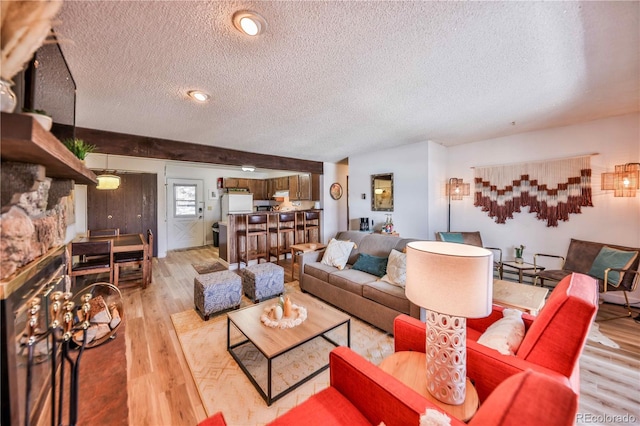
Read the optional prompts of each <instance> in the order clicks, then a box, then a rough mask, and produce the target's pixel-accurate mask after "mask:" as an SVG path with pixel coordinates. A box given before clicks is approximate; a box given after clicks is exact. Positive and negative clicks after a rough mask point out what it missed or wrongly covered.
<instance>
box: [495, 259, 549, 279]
mask: <svg viewBox="0 0 640 426" xmlns="http://www.w3.org/2000/svg"><path fill="white" fill-rule="evenodd" d="M502 266H503V267H504V266H506V267H507V268H511V269H515V270H517V271H518V282H522V279H523V274H524V272H525V271H535V270H536V266H535V265H534V264H533V263H527V262H522V263H517V262H515V261H513V260H507V261H505V262H502ZM537 270H538V271H544V267H542V266H538V268H537ZM503 271H504V269H503Z"/></svg>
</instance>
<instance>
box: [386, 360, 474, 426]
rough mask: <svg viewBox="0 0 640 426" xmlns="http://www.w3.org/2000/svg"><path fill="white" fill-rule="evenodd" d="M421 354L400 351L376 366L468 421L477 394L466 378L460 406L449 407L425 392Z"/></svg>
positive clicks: (425, 369)
mask: <svg viewBox="0 0 640 426" xmlns="http://www.w3.org/2000/svg"><path fill="white" fill-rule="evenodd" d="M426 357H427V356H426V355H425V354H424V353H422V352H413V351H401V352H395V353H393V354H391V355H389V356H388V357H386V358H385V359H383V360H382V362H381V363H380V365H379V366H378V367H379V368H380V369H381V370H382V371H384V372H386V373H389V374H391V375H392V376H393V377H395V378H396V379H398V380H400V381H401V382H402V383H404V384H405V385H407V386H409V387H410V388H411V389H413V390H415V391H416V392H418V393H419V394H420V395H422V396H424V397H425V398H427V399H428V400H429V401H430V402H431V403H433V404H435V405H437V406H438V407H440V408H442V409H443V410H444V411H446V412H447V413H449V414H450V415H452V416H453V417H455V418H457V419H458V420H462V421H463V422H467V421H469V419H471V417H473V415H474V414H475V413H476V411H477V410H478V405H479V400H478V392H477V391H476V388H475V387H474V386H473V384H472V383H471V380H469V378H467V384H466V390H467V393H466V395H465V399H464V402H463V403H462V404H460V405H451V404H447V403H444V402H442V401H440V400H438V399H436V398H435V397H434V396H433V395H431V394H430V393H429V391H428V390H427V359H426Z"/></svg>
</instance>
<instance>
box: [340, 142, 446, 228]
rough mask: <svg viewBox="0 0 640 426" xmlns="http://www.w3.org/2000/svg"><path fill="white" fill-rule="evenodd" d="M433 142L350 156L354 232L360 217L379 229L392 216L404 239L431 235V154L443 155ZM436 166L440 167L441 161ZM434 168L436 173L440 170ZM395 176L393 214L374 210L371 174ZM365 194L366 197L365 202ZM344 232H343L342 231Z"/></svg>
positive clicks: (351, 206)
mask: <svg viewBox="0 0 640 426" xmlns="http://www.w3.org/2000/svg"><path fill="white" fill-rule="evenodd" d="M434 145H435V144H434V143H433V142H418V143H414V144H411V145H405V146H400V147H395V148H389V149H384V150H381V151H375V152H368V153H365V154H360V155H354V156H351V157H349V217H350V219H351V229H355V230H357V229H359V224H360V221H359V218H360V217H368V218H369V221H370V222H371V220H373V221H374V224H375V227H376V229H379V228H380V226H381V225H382V224H383V223H384V221H385V218H386V214H389V213H391V214H392V217H393V224H394V229H395V230H396V231H397V232H399V233H400V236H401V237H408V238H424V239H427V238H428V236H429V220H430V218H431V215H430V212H429V191H430V190H431V188H430V185H429V176H430V175H429V173H430V172H429V169H430V167H431V165H430V159H429V155H430V154H432V155H434V156H436V155H438V153H442V152H444V151H442V150H441V149H439V148H438V147H436V146H434ZM433 160H434V163H435V164H439V163H440V161H438V160H439V159H438V158H434V159H433ZM442 163H444V161H442ZM439 169H440V167H439V166H434V168H433V170H439ZM384 173H393V206H394V211H393V212H374V211H371V175H374V174H384ZM361 194H365V199H362V196H361ZM341 230H342V229H341Z"/></svg>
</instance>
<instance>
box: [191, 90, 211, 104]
mask: <svg viewBox="0 0 640 426" xmlns="http://www.w3.org/2000/svg"><path fill="white" fill-rule="evenodd" d="M187 94H188V95H189V97H190V98H191V99H193V100H194V101H196V102H207V101H208V100H209V98H210V97H211V96H209V94H208V93H204V92H203V91H201V90H189V91H188V92H187Z"/></svg>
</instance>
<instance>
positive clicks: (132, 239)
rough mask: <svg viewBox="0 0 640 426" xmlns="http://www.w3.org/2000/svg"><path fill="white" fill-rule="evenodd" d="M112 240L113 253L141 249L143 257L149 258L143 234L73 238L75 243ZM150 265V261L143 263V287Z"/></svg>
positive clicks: (145, 283)
mask: <svg viewBox="0 0 640 426" xmlns="http://www.w3.org/2000/svg"><path fill="white" fill-rule="evenodd" d="M104 240H111V241H112V243H111V245H112V250H113V253H114V254H116V253H133V252H139V251H141V252H142V254H143V259H147V252H148V250H149V245H148V244H147V241H146V240H145V238H144V235H143V234H120V235H110V236H99V237H87V236H80V237H77V238H75V239H74V240H73V242H74V243H76V242H78V243H83V242H91V241H104ZM149 269H150V268H149V265H148V262H146V261H145V262H143V263H142V283H143V287H146V285H147V283H148V280H147V275H148V274H149Z"/></svg>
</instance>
